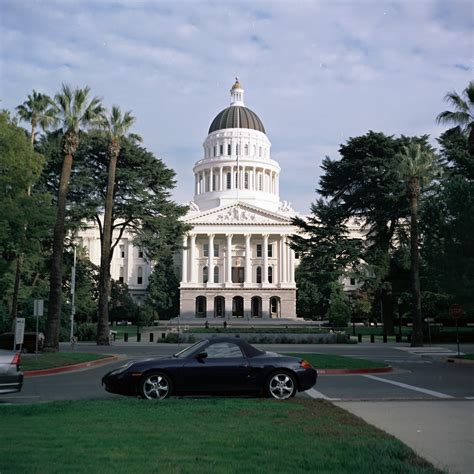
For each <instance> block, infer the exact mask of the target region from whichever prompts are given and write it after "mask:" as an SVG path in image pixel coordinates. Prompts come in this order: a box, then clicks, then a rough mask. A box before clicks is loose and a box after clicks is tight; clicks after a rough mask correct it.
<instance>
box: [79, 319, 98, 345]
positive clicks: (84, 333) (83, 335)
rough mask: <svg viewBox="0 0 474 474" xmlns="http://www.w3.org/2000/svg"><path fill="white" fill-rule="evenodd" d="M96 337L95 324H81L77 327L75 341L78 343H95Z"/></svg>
mask: <svg viewBox="0 0 474 474" xmlns="http://www.w3.org/2000/svg"><path fill="white" fill-rule="evenodd" d="M96 336H97V324H96V323H82V324H79V325H78V326H77V339H78V340H79V341H95V338H96Z"/></svg>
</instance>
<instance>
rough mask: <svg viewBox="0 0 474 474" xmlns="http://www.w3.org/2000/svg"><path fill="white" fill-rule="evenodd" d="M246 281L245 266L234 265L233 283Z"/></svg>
mask: <svg viewBox="0 0 474 474" xmlns="http://www.w3.org/2000/svg"><path fill="white" fill-rule="evenodd" d="M243 282H244V267H232V283H243Z"/></svg>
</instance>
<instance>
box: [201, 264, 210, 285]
mask: <svg viewBox="0 0 474 474" xmlns="http://www.w3.org/2000/svg"><path fill="white" fill-rule="evenodd" d="M208 280H209V272H208V269H207V267H203V269H202V282H203V283H207V282H208Z"/></svg>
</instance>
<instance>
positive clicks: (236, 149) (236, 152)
mask: <svg viewBox="0 0 474 474" xmlns="http://www.w3.org/2000/svg"><path fill="white" fill-rule="evenodd" d="M235 154H236V155H238V154H239V145H235Z"/></svg>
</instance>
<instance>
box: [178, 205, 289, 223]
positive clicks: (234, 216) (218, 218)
mask: <svg viewBox="0 0 474 474" xmlns="http://www.w3.org/2000/svg"><path fill="white" fill-rule="evenodd" d="M291 218H292V216H289V215H281V214H278V213H276V212H271V211H267V210H265V209H261V208H258V207H255V206H251V205H249V204H244V203H236V204H231V205H229V206H224V207H218V208H214V209H209V210H207V211H203V212H199V211H197V212H196V211H194V212H191V213H189V214H188V215H187V216H185V217H184V219H183V220H184V222H186V223H187V224H215V225H219V224H222V225H228V224H232V225H239V224H240V225H249V224H256V225H258V224H260V225H262V224H267V225H268V224H269V225H291Z"/></svg>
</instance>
